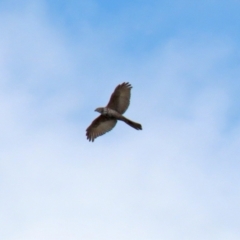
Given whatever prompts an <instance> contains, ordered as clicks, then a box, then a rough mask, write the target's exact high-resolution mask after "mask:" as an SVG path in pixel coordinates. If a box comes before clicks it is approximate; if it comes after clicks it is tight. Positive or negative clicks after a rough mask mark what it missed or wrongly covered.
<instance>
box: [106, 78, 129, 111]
mask: <svg viewBox="0 0 240 240" xmlns="http://www.w3.org/2000/svg"><path fill="white" fill-rule="evenodd" d="M131 88H132V86H131V84H130V83H128V82H127V83H125V82H124V83H122V84H119V85H118V86H117V87H116V88H115V90H114V92H113V93H112V95H111V98H110V100H109V103H108V105H107V107H109V108H111V109H113V110H116V111H117V112H119V113H121V114H123V113H124V112H125V111H126V110H127V108H128V106H129V104H130V97H131Z"/></svg>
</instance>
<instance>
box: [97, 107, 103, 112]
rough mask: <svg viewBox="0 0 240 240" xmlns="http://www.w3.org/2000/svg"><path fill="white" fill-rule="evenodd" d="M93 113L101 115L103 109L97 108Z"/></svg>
mask: <svg viewBox="0 0 240 240" xmlns="http://www.w3.org/2000/svg"><path fill="white" fill-rule="evenodd" d="M95 112H99V113H102V112H103V108H101V107H99V108H96V109H95Z"/></svg>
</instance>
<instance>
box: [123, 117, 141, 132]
mask: <svg viewBox="0 0 240 240" xmlns="http://www.w3.org/2000/svg"><path fill="white" fill-rule="evenodd" d="M122 120H123V121H124V122H125V123H126V124H128V125H129V126H131V127H133V128H135V129H137V130H142V125H141V124H140V123H136V122H133V121H131V120H129V119H127V118H125V117H124V118H123V119H122Z"/></svg>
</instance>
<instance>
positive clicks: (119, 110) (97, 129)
mask: <svg viewBox="0 0 240 240" xmlns="http://www.w3.org/2000/svg"><path fill="white" fill-rule="evenodd" d="M131 88H132V86H131V84H130V83H128V82H127V83H125V82H124V83H122V84H119V85H118V86H117V87H116V88H115V90H114V92H113V93H112V95H111V98H110V100H109V102H108V104H107V106H106V107H99V108H96V109H95V111H96V112H99V113H100V114H101V115H100V116H98V117H97V118H96V119H94V120H93V122H92V123H91V125H90V126H89V127H88V128H87V129H86V132H87V133H86V136H87V139H88V140H89V141H92V142H93V141H94V139H95V138H97V137H99V136H101V135H103V134H105V133H106V132H109V131H111V130H112V129H113V128H114V127H115V125H116V124H117V121H118V120H120V121H123V122H125V123H126V124H128V125H129V126H131V127H133V128H135V129H137V130H142V125H141V124H139V123H136V122H133V121H131V120H129V119H127V118H126V117H124V116H123V115H122V114H123V113H124V112H125V111H126V110H127V108H128V106H129V104H130V96H131Z"/></svg>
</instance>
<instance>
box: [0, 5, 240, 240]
mask: <svg viewBox="0 0 240 240" xmlns="http://www.w3.org/2000/svg"><path fill="white" fill-rule="evenodd" d="M40 3H41V2H40ZM72 4H73V3H72ZM92 4H93V8H94V9H95V10H94V11H100V10H99V8H98V7H99V6H98V4H100V2H93V3H92ZM36 6H37V7H36ZM38 6H39V7H38ZM73 6H75V5H74V4H73ZM47 7H48V6H47V5H45V6H44V5H42V4H39V5H34V4H33V5H30V6H28V7H27V8H24V9H20V10H15V11H11V10H9V9H8V10H6V11H5V12H4V14H3V15H2V16H1V17H0V20H1V21H0V22H1V23H0V30H1V36H2V37H1V39H0V52H1V56H0V86H1V90H0V96H1V97H0V113H1V118H0V131H1V137H0V144H1V152H0V188H1V199H0V211H1V216H0V225H1V228H0V236H1V237H2V238H4V239H6V240H20V239H24V240H28V239H29V240H30V239H46V240H48V239H49V240H52V239H119V240H120V239H121V240H122V239H124V240H125V239H131V240H132V239H138V240H139V239H140V240H141V239H142V240H145V239H154V240H155V239H156V240H157V239H179V238H183V239H226V238H227V239H232V240H234V239H239V236H240V232H239V227H238V224H237V223H238V216H239V207H238V205H239V198H240V189H239V180H240V179H239V176H238V172H239V167H240V166H239V163H238V159H239V156H240V152H239V141H240V131H239V122H238V121H237V120H236V121H235V122H234V124H233V122H232V121H231V112H233V111H234V109H236V105H237V103H238V102H239V99H238V97H237V94H236V92H237V89H238V86H239V85H238V84H236V82H235V81H234V80H232V79H229V78H231V77H232V76H234V79H235V80H236V79H237V78H238V77H239V74H240V73H239V71H238V69H237V67H236V66H238V64H239V63H238V61H237V59H236V55H235V53H236V51H239V47H238V45H237V43H236V42H235V41H234V39H231V38H230V37H229V38H228V37H227V38H220V39H219V36H220V35H211V34H208V33H207V34H206V33H202V34H200V33H197V34H196V35H194V36H190V35H188V34H182V33H181V34H177V33H174V34H172V35H171V36H170V37H169V38H164V39H163V40H162V41H160V39H159V42H157V41H156V42H155V44H153V45H151V47H149V48H148V49H146V48H145V50H144V51H142V52H141V53H139V54H138V53H137V52H136V51H135V52H134V51H132V52H131V51H130V52H128V53H126V52H125V50H126V49H127V48H125V47H126V45H124V44H126V43H129V42H130V40H129V39H127V38H128V36H129V35H128V32H127V31H125V32H124V31H123V32H121V33H119V32H118V31H119V29H120V30H121V25H122V27H124V24H125V23H124V24H123V23H122V22H121V21H120V22H119V24H118V25H117V27H116V29H115V30H114V28H112V27H111V26H110V25H111V24H109V25H104V24H106V23H104V24H103V25H101V24H99V25H98V26H93V25H91V24H85V25H84V24H83V25H81V31H79V32H78V33H77V34H76V33H75V34H73V36H72V35H70V32H67V31H65V29H61V28H60V25H61V24H56V23H54V20H53V18H50V17H49V15H50V14H51V11H52V10H51V7H49V8H47ZM85 7H86V6H85ZM90 8H91V6H90V7H89V6H88V9H90ZM68 9H70V10H71V11H72V6H71V5H69V6H68ZM129 9H131V8H128V10H126V14H128V12H127V11H130V10H129ZM139 9H140V8H139ZM70 10H69V11H70ZM48 11H50V12H48ZM59 11H60V10H59ZM89 11H90V10H89ZM131 11H132V10H131ZM131 11H130V12H131ZM139 11H140V10H139ZM60 12H61V11H60ZM90 12H91V11H90ZM122 12H123V13H124V11H122ZM54 14H58V13H57V12H55V13H54ZM65 14H66V13H65ZM120 15H121V14H120ZM51 17H52V16H51ZM155 17H157V15H156V16H155ZM139 18H140V17H139ZM78 21H83V20H82V19H78ZM132 24H133V25H134V26H136V25H135V24H134V23H132ZM118 27H119V28H118ZM140 27H141V26H140ZM78 30H79V29H78ZM76 31H77V30H76ZM152 31H155V30H154V29H153V30H152ZM83 33H84V35H82V34H83ZM114 33H116V35H114ZM113 35H114V36H113ZM71 36H72V38H71ZM76 39H78V40H79V41H76ZM108 39H109V41H108ZM149 44H151V43H149ZM146 45H147V44H146ZM124 46H125V47H124ZM129 46H130V45H129ZM141 46H143V45H141ZM141 46H140V47H139V48H138V49H144V48H141ZM136 49H137V48H135V50H136ZM233 60H235V62H234V64H232V62H233ZM123 81H129V82H131V83H132V85H133V90H132V101H131V106H130V108H129V110H128V111H127V112H126V116H129V118H132V119H133V120H136V121H138V122H141V123H142V124H143V131H141V132H140V131H134V130H132V129H130V128H129V127H128V126H125V125H124V124H123V123H118V124H117V126H116V128H115V129H113V131H111V132H110V133H108V134H106V135H105V136H103V137H101V138H98V139H97V140H96V142H94V143H93V144H92V143H89V142H87V140H86V138H85V136H84V134H85V129H86V127H87V126H88V124H90V122H91V121H92V119H93V118H94V117H95V116H96V114H95V113H94V112H93V110H94V108H95V107H98V106H100V105H105V104H106V103H107V101H108V98H109V97H110V94H111V92H112V91H113V89H114V87H115V86H116V85H117V84H119V83H121V82H123ZM232 106H234V107H232Z"/></svg>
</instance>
